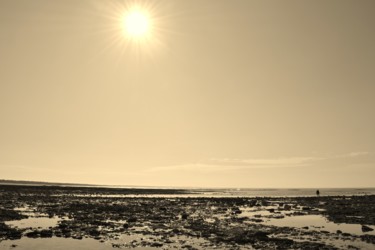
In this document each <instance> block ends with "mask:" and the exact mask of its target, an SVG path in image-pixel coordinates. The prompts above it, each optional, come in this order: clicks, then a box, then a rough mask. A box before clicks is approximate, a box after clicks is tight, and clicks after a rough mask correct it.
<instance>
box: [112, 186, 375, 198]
mask: <svg viewBox="0 0 375 250" xmlns="http://www.w3.org/2000/svg"><path fill="white" fill-rule="evenodd" d="M114 187H116V188H119V187H123V188H137V187H126V186H114ZM141 188H145V189H148V188H150V187H141ZM152 189H169V188H168V187H152ZM170 189H184V190H187V191H190V192H191V193H192V194H186V195H177V196H198V197H306V196H316V191H317V190H318V189H312V188H212V189H211V188H209V189H204V188H177V187H171V188H170ZM319 192H320V196H351V195H375V188H321V189H319ZM172 196H173V195H172Z"/></svg>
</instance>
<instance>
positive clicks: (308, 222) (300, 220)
mask: <svg viewBox="0 0 375 250" xmlns="http://www.w3.org/2000/svg"><path fill="white" fill-rule="evenodd" d="M263 224H266V225H272V226H278V227H297V228H302V227H306V226H308V227H309V230H325V231H328V232H331V233H336V231H337V230H341V231H342V232H343V233H350V234H355V235H362V234H371V235H375V231H371V232H366V233H364V232H362V226H361V225H360V224H347V223H341V224H337V223H334V222H331V221H329V220H327V219H326V218H325V217H324V216H322V215H300V216H286V217H285V218H283V219H272V218H270V219H268V218H267V219H265V220H264V222H263ZM369 227H371V228H373V229H374V230H375V226H369Z"/></svg>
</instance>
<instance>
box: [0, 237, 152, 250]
mask: <svg viewBox="0 0 375 250" xmlns="http://www.w3.org/2000/svg"><path fill="white" fill-rule="evenodd" d="M14 246H15V247H14ZM0 249H4V250H5V249H18V250H35V249H38V250H65V249H76V250H83V249H98V250H109V249H113V247H112V244H108V243H101V242H99V241H97V240H94V239H82V240H74V239H66V238H56V237H55V238H50V239H30V238H22V239H20V240H4V241H2V242H0ZM141 249H147V248H139V250H141Z"/></svg>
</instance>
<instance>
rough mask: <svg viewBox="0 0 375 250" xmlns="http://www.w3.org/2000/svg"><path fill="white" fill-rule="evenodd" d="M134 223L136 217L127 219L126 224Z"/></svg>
mask: <svg viewBox="0 0 375 250" xmlns="http://www.w3.org/2000/svg"><path fill="white" fill-rule="evenodd" d="M134 222H137V218H136V217H130V218H129V219H128V223H134Z"/></svg>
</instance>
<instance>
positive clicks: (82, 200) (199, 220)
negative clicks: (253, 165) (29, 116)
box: [0, 185, 375, 249]
mask: <svg viewBox="0 0 375 250" xmlns="http://www.w3.org/2000/svg"><path fill="white" fill-rule="evenodd" d="M182 196H183V197H182ZM198 196H199V195H197V192H196V191H191V190H183V189H120V188H89V187H57V186H17V185H1V186H0V249H113V248H119V249H126V248H137V249H375V233H374V232H375V231H374V229H375V212H374V211H375V196H374V195H363V196H325V197H293V198H292V197H277V198H276V197H253V198H249V197H245V198H243V197H242V198H241V197H236V198H235V197H198Z"/></svg>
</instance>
